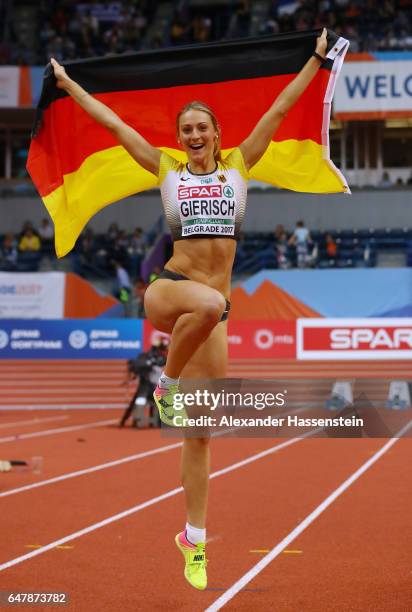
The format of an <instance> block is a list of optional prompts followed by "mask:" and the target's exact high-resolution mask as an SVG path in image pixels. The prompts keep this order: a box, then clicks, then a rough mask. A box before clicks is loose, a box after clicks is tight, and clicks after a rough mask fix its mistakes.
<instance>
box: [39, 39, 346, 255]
mask: <svg viewBox="0 0 412 612" xmlns="http://www.w3.org/2000/svg"><path fill="white" fill-rule="evenodd" d="M318 35H319V32H318V31H311V32H298V33H291V34H282V35H278V36H270V37H262V38H254V39H244V40H240V41H239V40H237V41H227V42H223V43H210V44H205V45H199V46H198V45H196V46H186V47H179V48H172V49H162V50H155V51H148V52H145V53H133V54H127V55H126V54H125V55H119V56H113V57H103V58H93V59H87V60H80V61H75V62H70V63H66V64H64V66H65V68H66V71H67V73H68V75H69V76H70V77H71V78H72V79H74V80H75V81H77V82H78V83H79V84H80V85H81V86H82V87H84V88H85V89H86V91H88V92H89V93H90V94H92V95H93V96H95V97H96V98H98V99H99V100H101V101H102V102H103V103H104V104H107V105H108V106H110V108H111V109H113V110H114V111H115V112H116V113H117V114H118V115H119V116H120V117H121V118H122V119H123V120H124V121H125V122H126V123H128V124H129V125H131V126H132V127H133V128H135V129H136V130H137V131H139V132H140V133H141V134H142V135H143V136H144V137H145V138H146V139H147V140H148V141H149V142H150V143H151V144H152V145H153V146H156V147H159V148H160V149H162V150H165V151H167V152H169V153H170V154H171V155H173V156H174V157H176V158H177V159H179V160H184V159H185V154H184V153H183V152H182V151H181V150H178V148H177V142H176V131H175V121H176V115H177V113H178V111H179V110H180V109H181V108H182V107H183V106H184V105H185V104H186V103H187V102H190V101H191V100H202V101H203V102H205V103H206V104H208V105H209V106H211V108H212V109H213V110H214V111H215V112H216V114H217V117H218V119H219V122H220V125H221V128H222V151H223V155H225V153H226V152H229V151H230V150H231V149H232V148H234V147H235V146H237V145H239V144H240V143H241V142H242V141H243V140H244V139H245V138H246V137H247V136H248V134H249V133H250V131H251V130H252V129H253V127H254V126H255V124H256V123H257V121H258V120H259V119H260V117H261V116H262V115H263V113H264V112H266V111H267V110H268V108H269V107H270V106H271V104H272V102H273V101H274V100H275V98H276V97H277V95H278V94H279V93H280V92H281V91H282V90H283V89H284V87H285V86H286V85H287V84H288V83H290V82H291V81H292V80H293V78H294V77H295V76H296V75H297V73H298V72H299V71H300V69H301V68H302V67H303V65H304V64H305V63H306V61H307V60H308V59H309V57H310V56H311V55H312V53H313V51H314V49H315V46H316V37H317V36H318ZM347 47H348V41H347V40H345V39H343V38H338V37H337V36H336V34H334V33H333V32H331V31H328V49H327V57H328V60H327V61H326V63H325V64H323V66H322V67H321V68H320V69H319V71H318V73H317V75H316V77H315V78H314V80H313V81H312V83H311V84H310V86H309V87H308V88H307V90H306V91H305V93H304V94H303V95H302V96H301V98H300V99H299V101H298V102H297V103H296V104H295V106H294V107H293V108H292V109H291V110H290V111H289V113H288V115H287V117H286V118H285V119H284V120H283V122H282V124H281V126H280V127H279V129H278V130H277V132H276V134H274V136H273V140H272V142H271V144H270V145H269V147H268V149H267V151H266V153H265V154H264V156H263V157H262V159H261V160H260V161H259V162H258V163H257V164H256V165H255V166H254V167H253V168H252V169H251V172H250V175H251V178H253V179H257V180H259V181H264V182H266V183H270V184H271V185H275V186H277V187H282V188H285V189H291V190H294V191H301V192H309V193H338V192H346V193H348V192H349V188H348V186H347V184H346V181H345V179H344V177H343V176H342V174H341V173H340V172H339V170H338V169H337V168H336V167H335V166H334V164H333V163H332V162H331V160H330V157H329V136H328V130H329V118H330V110H331V102H332V96H333V91H334V87H335V82H336V78H337V75H338V73H339V70H340V67H341V65H342V62H343V58H344V55H345V53H346V50H347ZM27 169H28V171H29V173H30V175H31V177H32V179H33V182H34V184H35V185H36V187H37V189H38V191H39V193H40V195H41V197H42V199H43V202H44V203H45V205H46V207H47V209H48V211H49V213H50V215H51V217H52V219H53V221H54V224H55V229H56V252H57V255H58V256H59V257H62V256H63V255H65V254H66V253H68V252H69V251H70V250H71V249H72V248H73V245H74V243H75V241H76V239H77V237H78V236H79V234H80V232H81V231H82V229H83V228H84V226H85V225H86V223H87V222H88V221H89V219H90V218H91V217H92V216H93V215H94V214H95V213H96V212H98V211H99V210H100V209H102V208H103V207H105V206H107V205H108V204H111V203H112V202H115V201H117V200H120V199H122V198H124V197H126V196H129V195H131V194H134V193H137V192H140V191H144V190H146V189H152V188H153V187H156V185H157V178H156V177H155V176H154V175H153V174H151V173H150V172H148V171H147V170H144V169H143V168H142V167H141V166H139V165H138V164H137V163H136V162H135V161H134V160H133V159H132V158H131V156H130V155H129V154H128V153H127V152H126V151H125V149H124V148H123V147H122V146H120V145H119V144H118V143H117V141H116V140H115V138H114V137H113V135H112V134H111V133H109V131H107V130H106V129H105V128H103V127H102V126H100V125H99V124H97V123H96V122H95V121H94V120H93V119H92V118H91V117H89V116H88V115H87V114H86V112H85V111H84V110H83V109H82V108H80V106H79V105H78V104H77V103H76V102H75V101H74V100H73V99H72V98H71V97H70V96H68V95H67V94H66V92H64V91H62V90H60V89H58V88H57V87H56V80H55V77H54V74H53V71H52V69H51V66H50V65H49V66H48V67H47V68H46V71H45V75H44V83H43V90H42V94H41V98H40V102H39V106H38V109H37V116H36V123H35V126H34V129H33V135H32V142H31V146H30V151H29V159H28V164H27Z"/></svg>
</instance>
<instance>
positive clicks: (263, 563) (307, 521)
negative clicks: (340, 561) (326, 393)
mask: <svg viewBox="0 0 412 612" xmlns="http://www.w3.org/2000/svg"><path fill="white" fill-rule="evenodd" d="M411 426H412V421H409V423H407V424H406V425H405V426H404V427H403V428H402V429H401V430H400V431H399V432H398V433H397V434H396V436H395V437H393V438H391V439H390V440H388V442H386V444H384V445H383V446H382V447H381V448H380V449H379V450H378V451H377V452H376V453H375V454H374V455H372V457H371V458H370V459H368V461H366V462H365V463H364V464H363V465H361V467H360V468H358V469H357V470H356V471H355V472H354V473H353V474H352V475H351V476H349V478H347V479H346V480H345V481H344V482H343V483H342V484H341V485H340V486H339V487H338V488H337V489H335V490H334V491H333V492H332V493H331V494H330V495H329V496H328V497H327V498H326V499H324V500H323V502H322V503H321V504H319V506H318V507H317V508H315V510H313V512H311V513H310V514H308V516H307V517H306V518H304V519H303V521H302V522H301V523H299V525H297V527H295V529H293V530H292V531H291V532H290V533H289V534H288V535H287V536H286V537H285V538H283V540H282V541H281V542H279V544H277V545H276V546H274V547H273V548H272V550H271V551H270V552H269V553H268V554H267V555H265V556H264V557H263V558H262V559H261V560H260V561H259V562H258V563H256V565H254V566H253V567H252V568H251V569H250V570H249V571H248V572H246V574H244V575H243V576H242V577H241V578H239V580H238V581H237V582H235V583H234V584H233V585H232V586H231V587H230V588H229V589H228V590H227V591H225V592H224V593H223V594H222V595H221V596H220V597H218V599H216V601H215V602H213V603H212V605H211V606H209V607H208V608H206V610H205V612H217V610H220V609H221V608H222V607H223V606H224V605H225V604H227V602H228V601H230V600H231V599H233V597H234V596H235V595H237V593H239V591H241V590H242V589H243V588H244V587H245V586H246V585H247V584H248V583H249V582H250V581H251V580H253V579H254V578H255V577H256V576H257V575H258V574H259V573H260V572H261V571H262V570H264V569H265V567H267V566H268V565H269V563H271V562H272V561H273V559H276V557H277V556H278V555H279V554H280V553H281V552H282V551H283V550H284V548H286V546H288V544H290V543H291V542H293V540H295V539H296V538H297V537H298V536H299V535H300V534H301V533H302V532H303V531H304V530H305V529H306V528H307V527H309V526H310V525H311V523H313V521H315V520H316V519H317V518H318V516H320V515H321V514H322V513H323V512H324V511H325V510H326V509H327V508H328V507H329V506H330V505H331V504H332V503H333V502H334V501H335V500H336V499H337V498H338V497H340V496H341V495H342V493H344V492H345V491H346V490H347V489H348V488H349V487H350V486H351V485H352V484H353V483H354V482H355V481H356V480H358V478H360V477H361V476H362V474H364V473H365V472H366V471H367V470H368V469H369V468H370V467H371V466H372V465H373V464H374V463H376V462H377V461H378V459H380V458H381V457H382V456H383V455H384V454H385V453H386V452H387V451H388V450H389V449H390V448H391V447H392V446H393V445H394V444H396V442H397V441H398V440H399V438H401V437H402V436H403V435H404V434H405V433H406V432H407V430H408V429H410V427H411Z"/></svg>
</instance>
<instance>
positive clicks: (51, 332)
mask: <svg viewBox="0 0 412 612" xmlns="http://www.w3.org/2000/svg"><path fill="white" fill-rule="evenodd" d="M142 344H143V321H142V320H141V319H61V320H57V319H56V320H43V319H37V320H36V319H0V359H132V358H134V357H136V356H137V355H138V354H139V353H140V352H141V350H142Z"/></svg>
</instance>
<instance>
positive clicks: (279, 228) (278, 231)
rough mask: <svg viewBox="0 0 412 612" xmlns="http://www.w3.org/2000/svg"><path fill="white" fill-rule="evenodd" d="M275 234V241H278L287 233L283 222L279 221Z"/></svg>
mask: <svg viewBox="0 0 412 612" xmlns="http://www.w3.org/2000/svg"><path fill="white" fill-rule="evenodd" d="M273 233H274V236H275V242H278V240H279V239H280V238H281V237H282V236H283V234H284V233H285V228H284V226H283V225H282V223H278V224H277V226H276V227H275V231H274V232H273Z"/></svg>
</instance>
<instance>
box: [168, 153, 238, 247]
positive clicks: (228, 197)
mask: <svg viewBox="0 0 412 612" xmlns="http://www.w3.org/2000/svg"><path fill="white" fill-rule="evenodd" d="M248 176H249V175H248V171H247V169H246V166H245V162H244V159H243V155H242V153H241V151H240V149H239V148H236V149H233V151H232V152H231V153H229V155H227V157H225V159H224V160H223V162H222V163H221V162H217V165H216V169H215V171H214V172H211V173H209V174H193V173H192V172H190V170H189V168H188V166H187V164H186V165H185V164H183V163H181V162H179V161H177V160H176V159H175V158H174V157H171V156H170V155H168V154H167V153H164V152H162V155H161V158H160V168H159V185H160V192H161V196H162V202H163V208H164V211H165V215H166V221H167V223H168V225H169V227H170V231H171V233H172V238H173V240H184V239H186V238H234V239H235V240H236V239H238V237H239V232H240V226H241V223H242V221H243V217H244V215H245V210H246V199H247V181H248Z"/></svg>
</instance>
